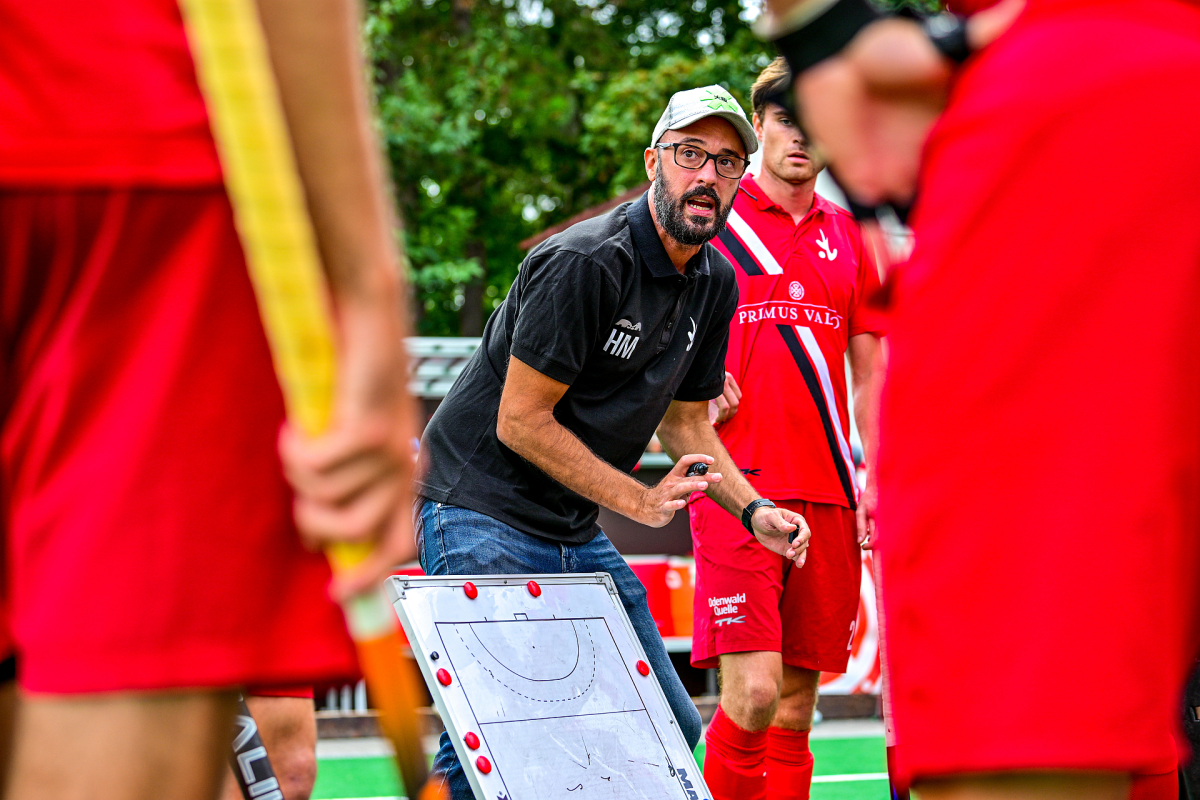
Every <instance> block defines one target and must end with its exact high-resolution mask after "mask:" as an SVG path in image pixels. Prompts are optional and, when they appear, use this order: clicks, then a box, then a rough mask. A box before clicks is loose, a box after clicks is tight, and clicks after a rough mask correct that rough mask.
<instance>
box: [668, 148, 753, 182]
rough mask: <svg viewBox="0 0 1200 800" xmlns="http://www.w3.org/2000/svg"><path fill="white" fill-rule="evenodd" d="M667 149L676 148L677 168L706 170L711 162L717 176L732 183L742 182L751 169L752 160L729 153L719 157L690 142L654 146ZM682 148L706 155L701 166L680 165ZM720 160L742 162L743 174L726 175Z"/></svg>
mask: <svg viewBox="0 0 1200 800" xmlns="http://www.w3.org/2000/svg"><path fill="white" fill-rule="evenodd" d="M667 147H671V148H674V150H675V165H676V166H677V167H680V168H681V169H692V170H697V169H704V165H705V164H707V163H708V162H709V161H711V162H713V169H715V170H716V171H717V174H718V175H720V176H721V177H722V178H725V179H726V180H730V181H737V180H741V179H742V176H743V175H745V174H746V170H748V169H750V159H748V158H742V157H741V156H734V155H730V154H729V153H721V154H719V155H713V154H712V153H710V152H708V151H707V150H705V149H704V148H703V147H698V146H696V145H694V144H691V143H690V142H659V143H658V144H656V145H654V148H655V149H656V150H658V149H665V148H667ZM680 147H690V148H692V149H693V150H699V151H700V152H701V153H704V160H703V161H701V162H700V164H699V165H698V166H695V167H689V166H687V165H685V164H680V163H679V148H680ZM718 158H736V159H737V160H738V161H741V162H742V171H741V173H740V174H739V175H736V176H731V175H726V174H725V173H723V172H721V166H720V164H718V163H717V159H718Z"/></svg>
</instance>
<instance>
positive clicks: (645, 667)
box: [442, 661, 650, 675]
mask: <svg viewBox="0 0 1200 800" xmlns="http://www.w3.org/2000/svg"><path fill="white" fill-rule="evenodd" d="M637 669H638V672H640V673H642V674H643V675H649V674H650V665H649V664H647V663H646V662H645V661H638V663H637ZM442 671H443V672H445V670H442Z"/></svg>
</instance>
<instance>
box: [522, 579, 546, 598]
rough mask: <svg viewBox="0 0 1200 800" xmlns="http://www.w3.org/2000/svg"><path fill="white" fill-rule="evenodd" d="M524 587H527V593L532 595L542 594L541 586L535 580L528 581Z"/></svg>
mask: <svg viewBox="0 0 1200 800" xmlns="http://www.w3.org/2000/svg"><path fill="white" fill-rule="evenodd" d="M525 588H526V589H528V590H529V593H530V594H531V595H533V596H534V597H541V596H542V587H540V586H538V585H537V581H530V582H529V583H527V584H525Z"/></svg>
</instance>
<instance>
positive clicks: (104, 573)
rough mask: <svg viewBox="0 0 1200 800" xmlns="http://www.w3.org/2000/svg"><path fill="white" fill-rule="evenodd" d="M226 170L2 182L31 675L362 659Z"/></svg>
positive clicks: (65, 686) (86, 685)
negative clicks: (298, 487)
mask: <svg viewBox="0 0 1200 800" xmlns="http://www.w3.org/2000/svg"><path fill="white" fill-rule="evenodd" d="M283 413H284V412H283V400H282V396H281V393H280V389H279V386H278V383H277V381H276V379H275V376H274V373H273V370H272V367H271V361H270V356H269V353H268V350H267V343H266V338H265V336H264V333H263V329H262V326H261V323H260V322H259V317H258V312H257V308H256V306H255V300H254V295H253V293H252V291H251V287H250V281H249V278H248V276H247V273H246V265H245V262H244V260H243V257H242V250H241V246H240V243H239V241H238V238H237V234H236V232H235V231H234V227H233V219H232V214H231V209H230V206H229V203H228V201H227V199H226V196H225V193H224V191H223V190H222V189H221V188H219V187H211V188H200V189H183V190H157V189H133V190H108V189H100V190H46V191H40V190H28V191H0V479H2V480H3V484H2V490H3V491H2V493H0V497H2V498H3V500H2V503H3V505H2V506H0V533H3V535H4V537H5V538H6V540H7V541H6V545H7V548H6V551H5V558H6V559H7V563H6V564H5V565H4V567H5V569H4V576H5V580H4V582H3V583H4V585H3V595H4V597H3V611H4V612H6V613H5V614H4V617H5V619H4V623H5V624H4V626H3V633H4V636H3V637H2V639H3V640H2V641H0V644H3V645H6V647H4V648H3V649H4V650H7V651H9V652H12V651H14V650H15V652H16V654H17V657H18V663H19V675H18V680H19V681H20V683H21V685H22V686H23V687H24V688H25V689H26V690H27V691H31V692H46V693H57V694H63V693H79V692H107V691H129V690H151V689H172V688H191V687H221V686H237V685H247V684H283V685H289V684H299V683H312V682H315V681H317V680H327V679H333V678H335V677H339V676H353V675H355V674H357V666H356V661H355V656H354V651H353V646H352V644H351V642H350V640H349V637H348V635H347V632H346V629H345V624H344V622H343V619H342V615H341V612H340V610H339V609H338V608H337V607H336V606H335V605H334V604H333V602H331V601H330V600H329V598H328V596H327V594H326V585H327V583H328V581H329V577H330V576H329V568H328V566H327V565H326V563H325V560H324V558H323V557H322V556H321V555H319V554H315V553H310V552H308V551H307V550H305V549H304V548H303V547H302V546H301V544H300V541H299V539H298V538H297V535H296V532H295V530H294V528H293V524H292V520H291V514H290V506H291V495H290V493H289V490H288V487H287V485H286V484H285V483H284V480H283V478H282V474H281V470H280V465H279V461H278V456H277V454H276V437H277V435H278V430H279V426H280V424H281V423H282V422H283Z"/></svg>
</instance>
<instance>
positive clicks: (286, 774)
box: [272, 748, 317, 800]
mask: <svg viewBox="0 0 1200 800" xmlns="http://www.w3.org/2000/svg"><path fill="white" fill-rule="evenodd" d="M272 766H274V768H275V777H276V778H277V779H278V780H279V789H280V791H282V792H283V796H284V798H285V800H309V798H310V797H311V796H312V792H313V786H315V785H316V782H317V754H316V753H315V752H313V751H312V750H311V749H309V748H296V749H295V751H294V752H290V753H288V754H287V756H286V757H285V758H281V759H279V763H278V764H274V765H272Z"/></svg>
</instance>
